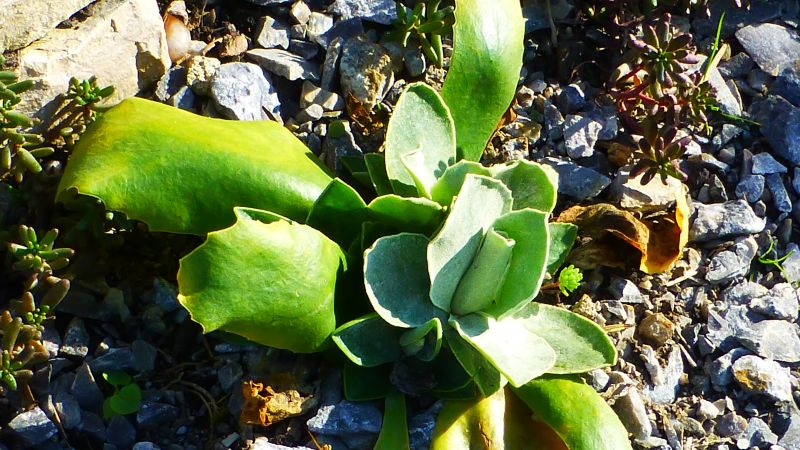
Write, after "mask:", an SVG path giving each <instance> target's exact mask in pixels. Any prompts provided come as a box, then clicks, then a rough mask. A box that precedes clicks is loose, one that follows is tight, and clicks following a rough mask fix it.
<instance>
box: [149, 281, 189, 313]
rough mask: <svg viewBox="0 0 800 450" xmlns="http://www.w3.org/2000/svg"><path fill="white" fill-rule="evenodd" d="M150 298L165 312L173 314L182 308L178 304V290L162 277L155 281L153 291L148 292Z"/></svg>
mask: <svg viewBox="0 0 800 450" xmlns="http://www.w3.org/2000/svg"><path fill="white" fill-rule="evenodd" d="M148 298H149V299H150V301H152V302H153V303H155V304H156V305H157V306H158V307H159V308H161V309H162V310H163V311H164V312H172V311H175V310H176V309H179V308H180V307H181V304H180V303H179V302H178V288H177V287H175V286H174V285H173V284H172V283H170V282H169V281H167V280H165V279H163V278H161V277H156V278H154V279H153V289H152V290H151V291H149V292H148Z"/></svg>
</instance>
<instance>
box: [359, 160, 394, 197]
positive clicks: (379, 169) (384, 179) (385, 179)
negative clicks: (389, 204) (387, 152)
mask: <svg viewBox="0 0 800 450" xmlns="http://www.w3.org/2000/svg"><path fill="white" fill-rule="evenodd" d="M364 163H365V164H366V165H367V172H368V173H369V179H370V180H371V181H372V186H373V187H374V188H375V192H376V193H377V194H378V195H388V194H391V193H392V192H393V191H392V183H391V181H389V175H388V174H387V173H386V158H385V157H384V156H383V154H381V153H367V154H366V155H364Z"/></svg>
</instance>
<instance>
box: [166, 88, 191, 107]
mask: <svg viewBox="0 0 800 450" xmlns="http://www.w3.org/2000/svg"><path fill="white" fill-rule="evenodd" d="M195 101H197V96H196V95H195V93H194V91H193V90H192V89H191V88H189V86H183V87H181V88H180V89H178V92H176V93H175V95H173V96H172V97H170V98H169V100H167V104H168V105H170V106H174V107H176V108H180V109H185V110H186V111H194V110H195V109H194V104H195Z"/></svg>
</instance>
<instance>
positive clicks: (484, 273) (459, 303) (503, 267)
mask: <svg viewBox="0 0 800 450" xmlns="http://www.w3.org/2000/svg"><path fill="white" fill-rule="evenodd" d="M513 250H514V240H513V239H508V238H507V237H505V236H503V235H501V234H500V233H498V232H497V231H495V230H494V229H489V231H488V232H487V233H486V236H485V237H484V239H483V244H481V248H480V250H478V254H477V255H476V256H475V259H474V260H473V261H472V264H470V266H469V269H467V272H466V273H465V274H464V276H463V277H462V278H461V281H460V282H459V283H458V288H457V289H456V293H455V294H454V295H453V302H452V303H451V304H450V309H451V310H452V312H453V314H457V315H465V314H469V313H473V312H476V311H480V310H482V309H484V308H486V307H487V306H489V305H491V304H492V302H493V301H494V300H495V298H497V294H498V292H499V291H500V288H501V287H502V286H503V280H505V278H506V272H508V266H509V263H510V262H511V254H512V252H513Z"/></svg>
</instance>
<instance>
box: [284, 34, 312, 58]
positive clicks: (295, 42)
mask: <svg viewBox="0 0 800 450" xmlns="http://www.w3.org/2000/svg"><path fill="white" fill-rule="evenodd" d="M289 53H293V54H295V55H297V56H299V57H301V58H303V59H305V60H309V59H313V58H314V57H315V56H317V54H319V45H317V44H315V43H313V42H308V41H301V40H300V39H291V40H289Z"/></svg>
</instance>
